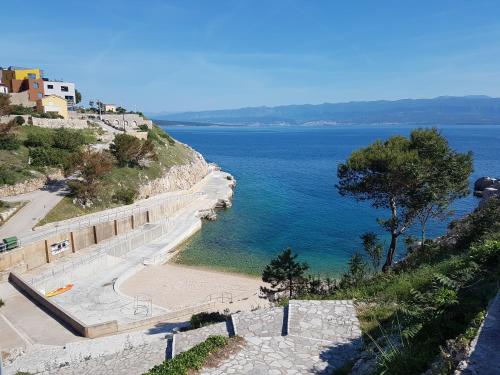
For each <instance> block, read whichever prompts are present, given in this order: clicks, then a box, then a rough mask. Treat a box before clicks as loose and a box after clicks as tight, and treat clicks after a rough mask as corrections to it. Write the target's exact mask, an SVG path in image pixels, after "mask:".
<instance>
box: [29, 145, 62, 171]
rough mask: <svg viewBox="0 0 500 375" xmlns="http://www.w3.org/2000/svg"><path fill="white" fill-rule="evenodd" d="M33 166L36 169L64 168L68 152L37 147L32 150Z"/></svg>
mask: <svg viewBox="0 0 500 375" xmlns="http://www.w3.org/2000/svg"><path fill="white" fill-rule="evenodd" d="M29 155H30V158H31V164H32V165H34V166H36V167H47V166H50V167H63V166H64V165H65V163H66V160H67V157H68V152H67V151H65V150H60V149H57V148H54V147H35V148H32V149H30V153H29Z"/></svg>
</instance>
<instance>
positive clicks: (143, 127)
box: [139, 124, 149, 132]
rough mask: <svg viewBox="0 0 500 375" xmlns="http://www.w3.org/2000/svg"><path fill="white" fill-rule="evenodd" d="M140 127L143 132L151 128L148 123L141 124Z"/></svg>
mask: <svg viewBox="0 0 500 375" xmlns="http://www.w3.org/2000/svg"><path fill="white" fill-rule="evenodd" d="M139 129H140V130H141V131H143V132H147V131H148V130H149V128H148V126H147V125H146V124H142V125H139Z"/></svg>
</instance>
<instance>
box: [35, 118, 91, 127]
mask: <svg viewBox="0 0 500 375" xmlns="http://www.w3.org/2000/svg"><path fill="white" fill-rule="evenodd" d="M31 121H32V122H33V125H34V126H40V127H42V128H50V129H58V128H71V129H87V128H88V127H89V125H88V123H87V120H78V119H51V118H39V117H32V118H31Z"/></svg>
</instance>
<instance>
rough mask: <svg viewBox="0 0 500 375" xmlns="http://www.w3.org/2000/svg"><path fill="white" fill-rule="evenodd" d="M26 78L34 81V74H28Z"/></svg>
mask: <svg viewBox="0 0 500 375" xmlns="http://www.w3.org/2000/svg"><path fill="white" fill-rule="evenodd" d="M27 76H28V79H36V74H35V73H28V74H27Z"/></svg>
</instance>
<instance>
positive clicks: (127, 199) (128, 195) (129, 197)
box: [113, 188, 137, 204]
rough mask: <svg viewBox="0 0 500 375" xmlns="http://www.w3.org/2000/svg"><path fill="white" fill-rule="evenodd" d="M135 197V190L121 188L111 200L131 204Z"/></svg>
mask: <svg viewBox="0 0 500 375" xmlns="http://www.w3.org/2000/svg"><path fill="white" fill-rule="evenodd" d="M136 196H137V191H136V190H134V189H132V188H123V189H120V190H118V191H117V192H116V193H115V195H114V196H113V199H114V200H115V201H117V202H121V203H123V204H132V203H134V201H135V198H136Z"/></svg>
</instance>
